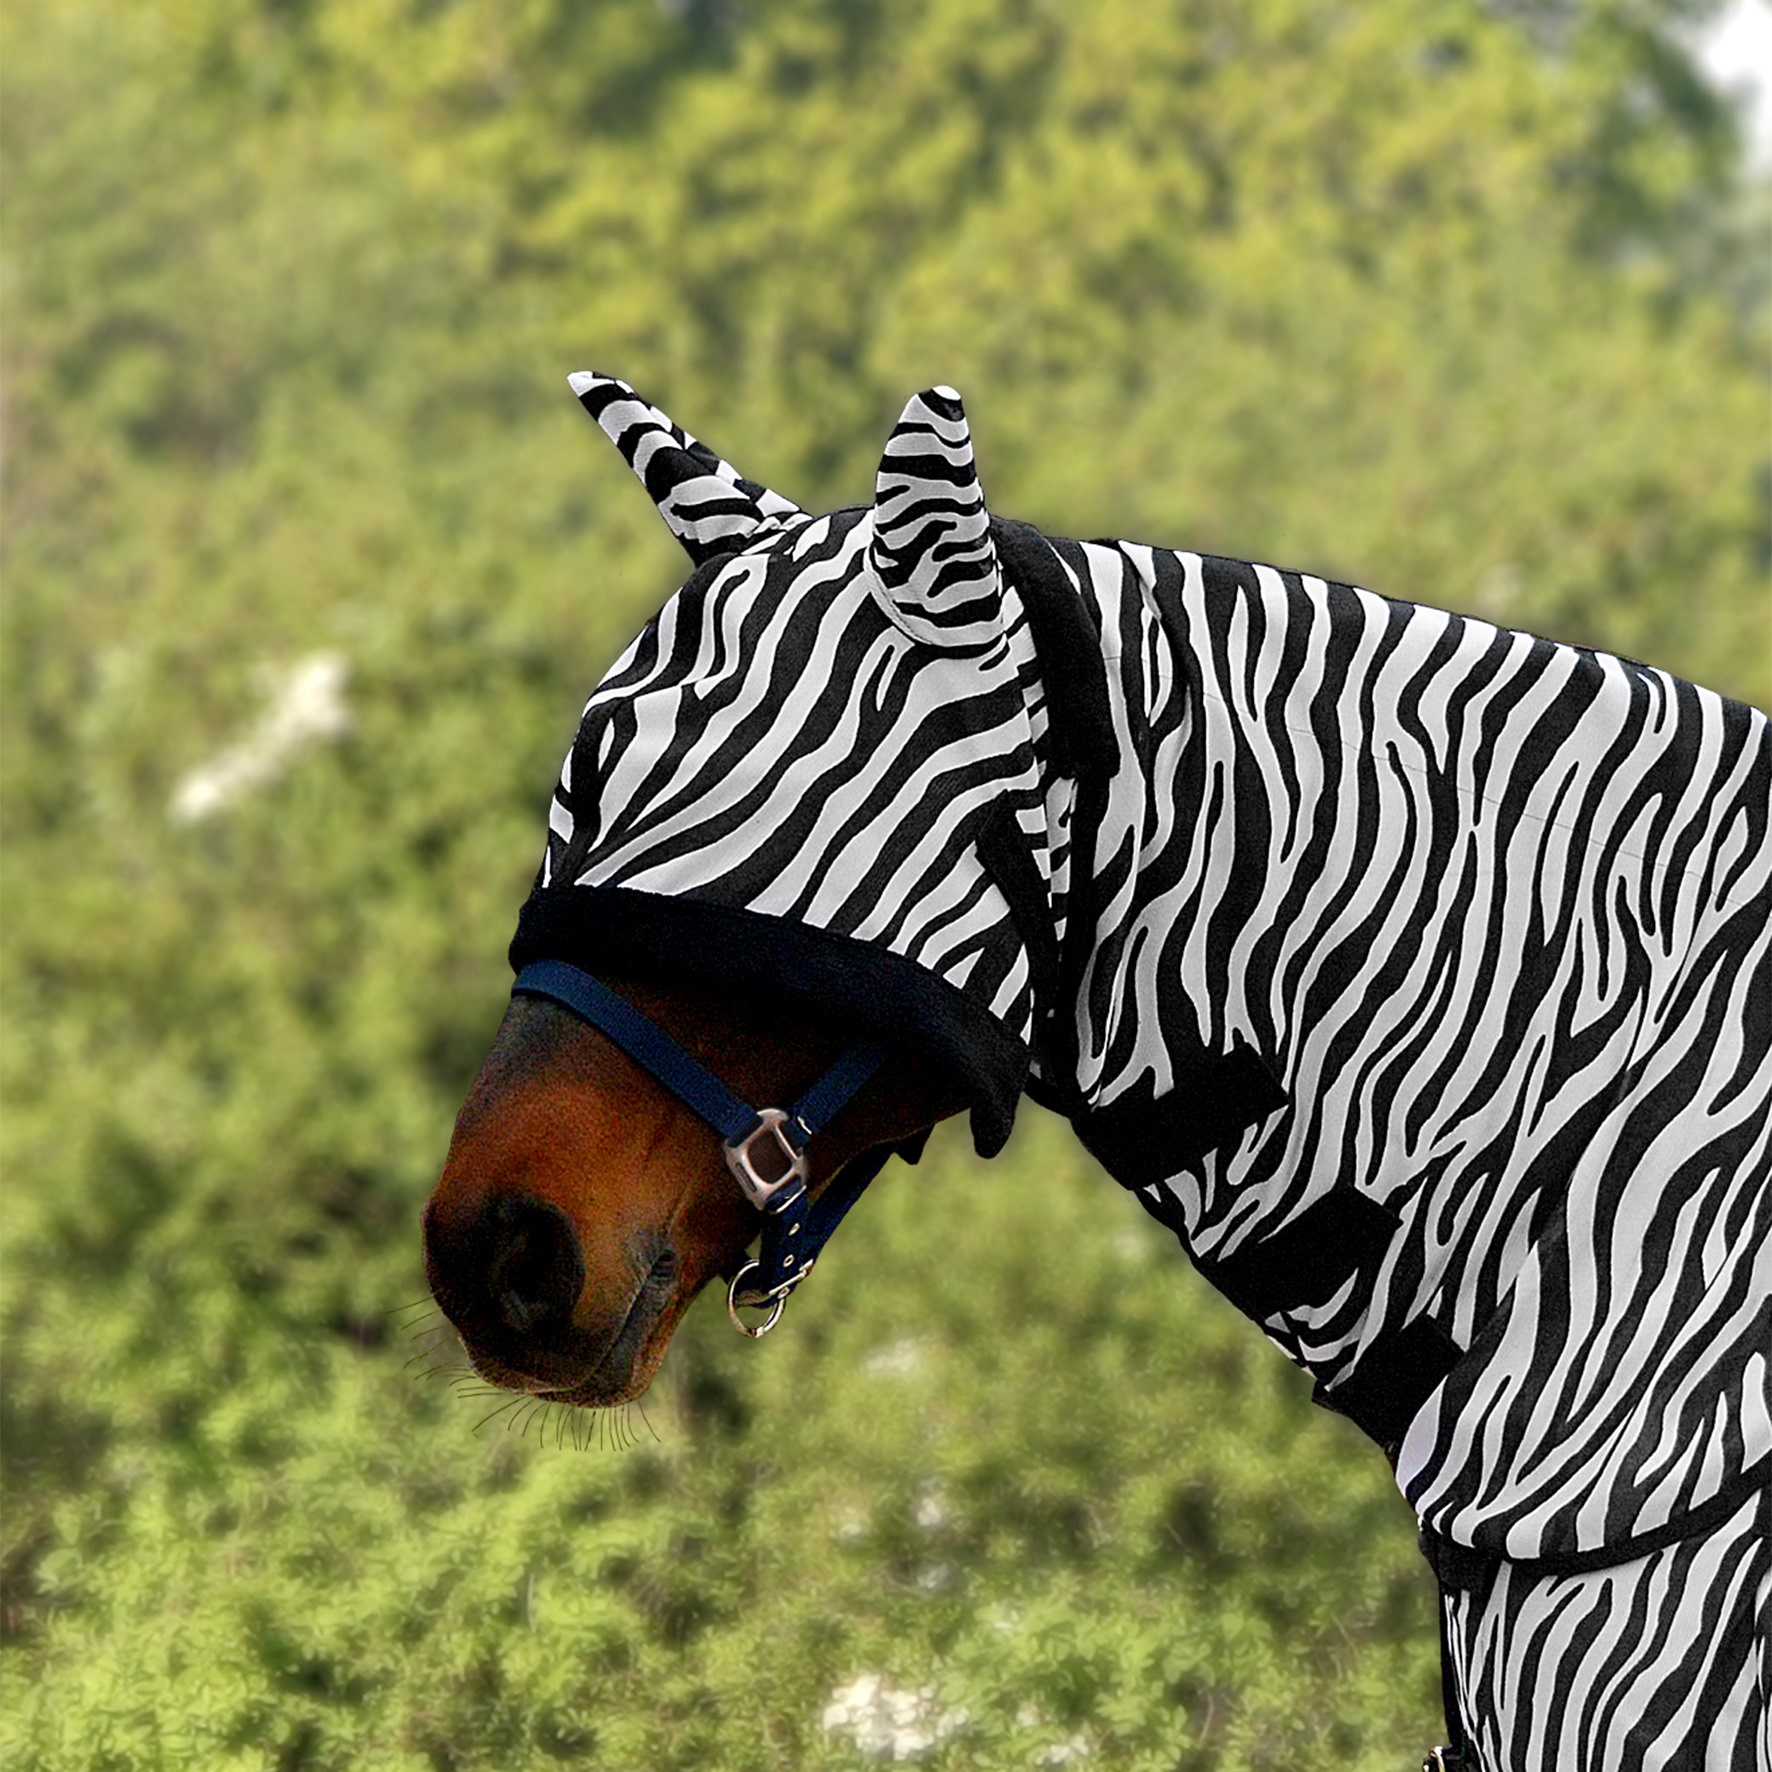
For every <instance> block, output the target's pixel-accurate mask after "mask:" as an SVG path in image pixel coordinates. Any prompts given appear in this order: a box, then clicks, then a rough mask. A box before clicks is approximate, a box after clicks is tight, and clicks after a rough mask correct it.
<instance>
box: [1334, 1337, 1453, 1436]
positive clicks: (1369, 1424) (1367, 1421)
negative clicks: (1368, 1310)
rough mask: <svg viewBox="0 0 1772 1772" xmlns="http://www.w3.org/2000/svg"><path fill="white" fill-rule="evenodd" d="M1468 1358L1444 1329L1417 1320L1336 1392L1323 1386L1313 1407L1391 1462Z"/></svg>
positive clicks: (1364, 1360)
mask: <svg viewBox="0 0 1772 1772" xmlns="http://www.w3.org/2000/svg"><path fill="white" fill-rule="evenodd" d="M1463 1358H1464V1349H1463V1348H1461V1347H1460V1346H1459V1345H1458V1343H1457V1342H1455V1341H1454V1340H1453V1339H1452V1337H1451V1336H1450V1335H1448V1334H1447V1333H1446V1331H1445V1330H1444V1329H1442V1328H1441V1327H1440V1326H1439V1324H1438V1323H1436V1322H1434V1321H1433V1320H1432V1319H1431V1318H1429V1317H1417V1318H1416V1319H1415V1321H1414V1322H1413V1323H1405V1324H1404V1325H1403V1327H1402V1328H1401V1329H1399V1330H1397V1332H1396V1333H1395V1334H1394V1335H1387V1336H1385V1337H1383V1338H1382V1339H1381V1340H1379V1341H1375V1342H1374V1343H1373V1344H1372V1346H1371V1347H1369V1348H1368V1349H1367V1350H1366V1351H1365V1353H1363V1354H1362V1355H1361V1356H1360V1363H1359V1364H1358V1365H1357V1366H1355V1367H1354V1369H1353V1371H1352V1372H1350V1373H1349V1374H1348V1375H1347V1376H1346V1377H1345V1378H1343V1379H1341V1380H1339V1381H1338V1382H1337V1383H1336V1384H1335V1385H1334V1386H1333V1387H1331V1386H1330V1385H1328V1384H1325V1383H1323V1382H1321V1381H1319V1382H1318V1384H1317V1386H1316V1388H1315V1389H1314V1390H1313V1391H1312V1392H1311V1401H1312V1402H1313V1403H1317V1404H1320V1405H1321V1406H1322V1407H1323V1408H1325V1409H1333V1410H1334V1411H1335V1413H1336V1414H1337V1415H1345V1416H1346V1417H1347V1418H1348V1420H1349V1421H1351V1422H1352V1423H1353V1424H1354V1426H1355V1427H1357V1428H1358V1429H1359V1430H1360V1431H1361V1432H1362V1433H1363V1434H1365V1435H1366V1436H1367V1437H1368V1438H1369V1439H1372V1440H1375V1441H1377V1443H1378V1444H1379V1445H1380V1446H1382V1447H1383V1448H1384V1450H1385V1454H1386V1456H1387V1457H1389V1456H1391V1454H1392V1449H1393V1448H1394V1447H1395V1446H1396V1445H1397V1443H1398V1442H1399V1441H1400V1440H1401V1439H1402V1437H1403V1435H1404V1434H1405V1433H1406V1432H1407V1431H1408V1427H1409V1423H1410V1422H1411V1421H1413V1420H1414V1419H1415V1414H1416V1411H1417V1410H1418V1409H1420V1407H1421V1406H1422V1404H1423V1403H1425V1402H1426V1401H1427V1400H1428V1398H1429V1397H1430V1396H1432V1395H1433V1393H1434V1391H1435V1390H1437V1389H1438V1388H1439V1385H1440V1381H1441V1380H1442V1379H1443V1378H1444V1377H1445V1376H1446V1374H1447V1373H1448V1372H1450V1371H1451V1370H1452V1368H1453V1367H1454V1366H1456V1365H1457V1364H1458V1362H1459V1361H1460V1360H1461V1359H1463Z"/></svg>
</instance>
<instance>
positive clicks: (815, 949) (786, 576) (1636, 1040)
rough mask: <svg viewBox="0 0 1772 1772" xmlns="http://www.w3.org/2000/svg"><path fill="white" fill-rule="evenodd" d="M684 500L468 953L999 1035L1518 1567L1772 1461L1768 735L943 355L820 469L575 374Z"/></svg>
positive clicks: (994, 1112) (1368, 1425)
mask: <svg viewBox="0 0 1772 1772" xmlns="http://www.w3.org/2000/svg"><path fill="white" fill-rule="evenodd" d="M573 387H574V391H575V392H576V393H577V394H578V397H579V399H580V400H581V402H582V403H583V405H584V407H585V409H586V410H587V412H589V413H590V415H591V416H592V417H593V418H594V419H595V420H596V421H597V422H598V424H599V425H600V426H601V427H602V429H603V430H604V431H605V432H606V433H607V434H608V435H609V437H610V438H611V439H612V440H613V441H614V442H615V444H616V446H617V448H618V449H619V450H620V451H621V453H622V455H623V457H624V458H625V459H626V460H627V461H628V463H629V465H630V466H631V467H632V468H633V469H634V471H635V473H636V474H638V475H639V477H640V479H641V480H642V482H643V483H644V485H645V486H646V489H647V491H648V492H649V493H650V494H651V496H652V498H653V499H654V501H655V502H656V504H657V505H658V508H659V510H660V513H661V514H662V515H663V517H664V518H665V521H666V522H667V523H668V524H669V526H670V527H671V529H672V531H673V532H674V533H675V534H676V536H677V537H678V539H679V540H680V541H681V542H682V544H683V546H684V547H685V548H686V549H687V551H688V553H689V555H690V558H691V560H692V561H693V562H694V566H695V570H694V572H693V573H692V575H691V576H690V578H689V580H688V582H687V583H686V584H685V585H684V586H683V587H682V589H681V590H680V591H678V592H677V594H676V595H675V596H674V597H672V598H671V599H670V600H669V601H668V602H667V603H666V604H665V606H664V608H663V609H662V610H661V611H660V612H659V614H658V615H657V617H656V618H655V619H654V620H653V621H652V622H650V623H649V624H648V625H647V627H646V629H645V631H644V632H643V633H642V634H641V635H640V636H639V637H638V638H637V639H636V640H635V641H634V642H633V643H632V645H630V646H629V647H628V649H627V650H626V651H625V652H624V653H623V654H622V656H621V657H620V658H619V659H618V660H617V661H616V662H615V664H614V665H613V666H612V667H611V669H610V670H609V672H608V674H607V675H606V676H605V678H604V679H603V681H602V683H601V684H599V685H598V687H597V689H596V691H595V692H594V693H593V695H592V696H591V698H590V700H589V702H588V703H587V704H586V707H585V710H584V716H583V720H582V722H581V724H580V727H579V730H578V734H577V737H576V739H575V741H574V743H573V746H572V749H571V752H570V754H569V755H568V757H567V759H566V762H565V766H564V768H563V769H562V771H561V777H560V783H559V786H558V788H557V790H556V792H555V794H554V798H553V803H552V806H551V809H550V813H549V834H548V842H547V849H546V854H545V856H544V859H543V863H542V868H541V872H540V874H539V876H538V879H537V884H536V887H535V890H534V892H533V893H532V895H531V897H530V899H529V901H528V903H527V904H526V905H525V906H524V909H523V912H522V915H521V919H520V921H519V925H518V931H517V935H516V939H515V941H514V942H513V944H512V950H511V958H512V962H513V965H514V966H515V967H517V968H518V969H519V970H520V969H521V968H522V967H523V966H525V965H527V964H529V963H530V962H533V961H538V960H543V959H554V960H561V961H565V962H567V963H569V964H572V965H576V966H579V967H582V968H584V969H585V970H587V971H589V972H592V973H596V972H597V971H598V970H599V969H604V970H617V971H623V972H631V973H637V974H650V975H652V976H654V977H659V978H668V977H671V976H681V977H692V978H694V979H696V980H699V981H704V982H705V981H709V980H716V981H723V982H726V983H728V984H731V985H734V986H740V987H742V986H746V985H762V986H766V987H768V988H769V989H770V990H772V991H776V992H781V991H787V992H790V993H797V994H798V995H799V996H801V997H802V998H804V999H805V1000H806V1001H807V1002H809V1003H811V1004H813V1005H816V1007H817V1008H818V1009H819V1010H820V1011H821V1012H823V1013H824V1014H825V1015H826V1016H828V1017H830V1018H832V1019H834V1020H838V1021H840V1022H842V1023H843V1024H844V1025H849V1026H853V1027H854V1028H856V1029H857V1030H858V1031H860V1032H862V1033H864V1034H867V1035H869V1036H872V1037H874V1038H877V1039H879V1040H881V1041H882V1042H884V1043H886V1044H888V1045H893V1044H896V1045H900V1046H903V1047H908V1048H911V1049H914V1050H916V1051H918V1052H920V1053H922V1054H923V1055H924V1056H925V1057H927V1058H929V1059H931V1060H933V1061H934V1062H936V1063H937V1064H939V1065H941V1066H943V1067H945V1068H946V1069H947V1070H948V1071H949V1072H950V1073H951V1074H952V1075H953V1077H954V1078H955V1079H956V1080H957V1081H958V1082H959V1083H960V1084H961V1085H963V1087H964V1089H965V1091H966V1094H967V1098H968V1100H969V1101H970V1103H971V1112H972V1126H973V1135H974V1139H975V1141H976V1143H977V1145H978V1148H979V1150H980V1151H981V1152H982V1153H984V1154H986V1155H989V1154H992V1153H994V1152H995V1151H997V1150H998V1149H999V1148H1000V1147H1001V1146H1002V1144H1003V1141H1004V1140H1005V1138H1006V1137H1007V1136H1008V1133H1009V1129H1010V1124H1011V1121H1012V1118H1013V1114H1014V1110H1015V1104H1016V1101H1017V1099H1018V1098H1019V1096H1020V1095H1021V1094H1022V1093H1023V1092H1024V1091H1025V1092H1026V1093H1029V1094H1031V1095H1033V1096H1034V1097H1035V1099H1037V1100H1039V1101H1041V1102H1043V1103H1045V1104H1046V1105H1049V1106H1051V1107H1054V1108H1055V1109H1057V1110H1058V1111H1060V1112H1062V1113H1065V1114H1066V1115H1068V1116H1069V1118H1070V1119H1071V1121H1072V1124H1073V1126H1074V1127H1075V1128H1076V1130H1077V1132H1078V1134H1079V1136H1080V1137H1081V1138H1082V1140H1083V1142H1084V1143H1085V1145H1087V1147H1088V1148H1089V1149H1090V1150H1091V1151H1092V1152H1094V1153H1095V1155H1096V1156H1097V1157H1098V1158H1100V1160H1101V1161H1102V1163H1103V1164H1104V1166H1105V1167H1106V1168H1107V1169H1108V1170H1109V1171H1110V1173H1112V1174H1113V1175H1114V1176H1115V1178H1116V1179H1117V1180H1118V1181H1119V1182H1121V1183H1122V1185H1124V1186H1126V1187H1128V1188H1130V1189H1132V1190H1133V1191H1134V1192H1135V1193H1136V1194H1137V1196H1138V1198H1139V1200H1140V1201H1141V1203H1142V1204H1143V1205H1144V1206H1145V1207H1146V1209H1147V1210H1148V1211H1150V1212H1151V1213H1152V1214H1153V1215H1154V1216H1156V1217H1157V1218H1159V1219H1160V1220H1161V1221H1162V1222H1163V1223H1164V1224H1166V1225H1168V1226H1169V1227H1170V1228H1171V1229H1173V1230H1174V1231H1175V1233H1176V1234H1177V1235H1178V1236H1179V1238H1180V1239H1181V1241H1182V1243H1183V1244H1184V1246H1185V1247H1186V1248H1187V1250H1188V1252H1189V1254H1190V1255H1191V1256H1192V1257H1193V1259H1194V1261H1195V1262H1196V1264H1197V1265H1198V1266H1199V1267H1200V1269H1201V1270H1202V1271H1203V1272H1204V1274H1205V1275H1206V1277H1207V1278H1208V1279H1209V1280H1210V1281H1212V1283H1213V1284H1214V1285H1216V1286H1217V1287H1218V1288H1219V1289H1220V1290H1221V1291H1223V1292H1224V1293H1225V1294H1226V1295H1227V1296H1228V1297H1229V1298H1230V1299H1231V1300H1232V1301H1233V1302H1234V1303H1235V1304H1237V1306H1238V1307H1239V1308H1240V1309H1242V1310H1243V1311H1244V1312H1245V1313H1246V1314H1248V1315H1249V1316H1250V1317H1251V1318H1252V1319H1253V1320H1254V1321H1255V1322H1256V1323H1258V1324H1259V1325H1260V1326H1261V1328H1262V1329H1263V1331H1264V1332H1265V1333H1266V1334H1267V1335H1268V1337H1269V1338H1270V1339H1271V1340H1273V1341H1274V1342H1275V1343H1276V1344H1277V1345H1279V1346H1280V1347H1281V1348H1282V1349H1283V1350H1284V1351H1285V1352H1286V1353H1287V1354H1288V1355H1289V1356H1290V1357H1291V1358H1292V1359H1294V1360H1296V1361H1297V1362H1298V1363H1300V1364H1301V1365H1303V1366H1305V1367H1306V1368H1307V1369H1308V1370H1310V1371H1311V1372H1312V1373H1313V1374H1314V1375H1315V1377H1316V1379H1317V1393H1316V1394H1317V1396H1318V1399H1319V1400H1320V1401H1322V1402H1324V1403H1325V1404H1326V1405H1327V1406H1329V1407H1331V1408H1334V1409H1337V1410H1339V1411H1340V1412H1342V1413H1344V1414H1346V1415H1348V1416H1350V1417H1351V1418H1352V1419H1353V1420H1355V1421H1356V1422H1357V1423H1358V1424H1359V1425H1360V1426H1361V1427H1362V1428H1364V1429H1365V1430H1366V1431H1367V1432H1368V1433H1369V1434H1370V1435H1371V1436H1372V1437H1373V1438H1374V1439H1375V1440H1376V1441H1377V1442H1378V1443H1379V1444H1380V1445H1382V1446H1383V1447H1384V1448H1385V1449H1386V1452H1387V1454H1388V1455H1389V1456H1390V1458H1391V1460H1392V1462H1393V1464H1394V1466H1395V1468H1396V1474H1397V1481H1398V1484H1399V1486H1400V1487H1401V1488H1402V1490H1403V1492H1404V1494H1405V1495H1406V1496H1407V1497H1408V1499H1409V1500H1410V1502H1411V1504H1412V1505H1413V1506H1414V1508H1415V1510H1416V1512H1417V1514H1418V1516H1419V1517H1420V1519H1421V1520H1422V1522H1423V1524H1424V1526H1425V1527H1427V1528H1428V1529H1429V1530H1430V1531H1431V1532H1433V1533H1435V1534H1438V1535H1440V1536H1441V1537H1442V1538H1443V1540H1444V1541H1445V1542H1446V1543H1447V1544H1449V1545H1452V1546H1455V1547H1456V1546H1464V1547H1467V1548H1471V1549H1475V1550H1478V1551H1483V1552H1487V1553H1490V1554H1493V1555H1502V1556H1507V1557H1509V1558H1512V1559H1515V1560H1521V1561H1539V1562H1542V1563H1544V1564H1545V1565H1546V1566H1547V1567H1559V1568H1578V1567H1582V1566H1585V1565H1586V1564H1588V1563H1592V1562H1608V1561H1613V1560H1616V1559H1617V1558H1619V1557H1621V1556H1624V1555H1634V1554H1637V1553H1639V1552H1641V1551H1643V1550H1646V1549H1649V1548H1652V1547H1653V1546H1655V1545H1658V1544H1663V1543H1667V1542H1671V1541H1672V1540H1674V1539H1676V1538H1679V1537H1681V1536H1683V1535H1684V1534H1686V1533H1688V1532H1690V1531H1693V1530H1696V1529H1697V1528H1698V1527H1699V1526H1700V1525H1702V1524H1703V1523H1704V1522H1705V1521H1707V1520H1709V1519H1712V1518H1721V1517H1723V1516H1724V1515H1725V1514H1727V1513H1728V1512H1729V1511H1730V1510H1731V1509H1733V1508H1735V1507H1737V1506H1738V1505H1739V1503H1740V1500H1741V1498H1742V1496H1743V1495H1744V1494H1745V1493H1746V1492H1747V1490H1749V1489H1750V1488H1752V1487H1753V1486H1754V1485H1755V1484H1757V1483H1761V1482H1764V1481H1765V1480H1766V1476H1767V1473H1768V1471H1769V1470H1772V1395H1769V1394H1768V1355H1769V1353H1772V843H1769V842H1768V834H1769V833H1768V827H1769V825H1772V738H1769V734H1768V722H1767V719H1766V716H1765V715H1764V714H1762V713H1760V712H1758V711H1757V710H1755V709H1752V708H1748V707H1745V706H1742V705H1740V704H1737V703H1732V702H1729V701H1726V700H1725V699H1723V698H1722V697H1720V696H1717V695H1714V694H1711V693H1710V692H1708V691H1706V690H1702V689H1698V688H1696V687H1694V686H1693V685H1690V684H1687V683H1683V682H1680V681H1679V680H1677V679H1675V678H1672V677H1669V676H1667V675H1666V674H1664V673H1662V672H1659V671H1655V670H1652V669H1650V668H1648V667H1646V666H1642V665H1638V664H1634V663H1631V662H1629V661H1626V660H1622V659H1617V658H1612V657H1608V656H1606V655H1604V654H1599V653H1594V652H1589V651H1586V650H1584V649H1581V648H1577V647H1571V646H1561V645H1555V644H1552V643H1550V642H1547V641H1543V640H1539V639H1536V638H1534V637H1532V636H1529V635H1526V634H1519V633H1509V632H1507V631H1505V630H1501V629H1497V628H1495V627H1492V626H1490V625H1489V624H1487V623H1484V622H1480V621H1476V620H1472V619H1469V618H1464V617H1459V616H1454V615H1449V614H1445V613H1442V612H1440V611H1437V610H1433V609H1428V608H1424V607H1418V606H1415V605H1411V604H1406V603H1401V602H1396V601H1392V600H1390V599H1386V598H1382V597H1377V596H1374V595H1372V594H1370V593H1368V592H1365V591H1361V590H1358V589H1355V588H1353V587H1351V586H1348V585H1342V584H1335V583H1331V582H1327V581H1325V580H1323V579H1320V578H1315V577H1312V576H1309V575H1306V574H1299V573H1294V572H1283V571H1277V570H1274V569H1272V568H1269V567H1265V566H1258V565H1252V564H1249V563H1247V562H1243V561H1235V560H1223V559H1215V558H1211V557H1205V556H1200V555H1195V554H1189V553H1185V552H1175V551H1171V550H1168V549H1162V548H1154V547H1148V546H1143V545H1139V544H1134V543H1130V542H1123V541H1104V542H1090V543H1078V542H1071V541H1065V540H1061V539H1057V538H1047V537H1044V536H1041V535H1039V534H1038V533H1037V532H1035V531H1033V530H1030V529H1028V528H1026V527H1025V526H1022V525H1019V524H1012V523H1006V522H1003V521H1001V520H999V519H993V518H992V517H991V516H990V515H989V513H988V512H987V510H986V507H985V501H984V496H983V493H982V491H981V489H980V485H979V481H978V476H977V473H976V469H975V466H974V461H973V453H972V445H971V439H970V435H969V432H968V429H967V424H966V419H965V414H964V412H963V410H962V408H961V405H960V402H959V399H958V397H957V396H956V395H954V394H953V392H952V391H951V390H949V389H940V388H938V389H933V390H930V391H928V392H926V393H923V394H920V395H918V396H917V397H916V398H914V399H913V400H912V401H911V402H910V403H909V405H908V406H907V407H906V408H905V411H904V415H903V417H902V418H901V419H900V421H899V423H898V425H897V427H896V428H895V429H894V431H893V432H892V435H891V438H890V439H889V441H888V443H887V445H886V448H885V452H884V454H883V456H882V459H881V462H880V468H879V474H878V478H877V482H876V488H875V496H874V501H873V503H872V504H871V505H869V506H865V507H862V508H859V509H851V510H843V511H836V512H832V513H830V514H828V515H824V516H813V515H810V514H808V513H806V512H803V511H801V510H800V509H799V508H798V507H797V506H795V505H794V504H792V503H791V502H790V501H789V500H787V499H785V498H783V497H781V496H780V495H779V494H777V493H774V492H771V491H769V490H768V489H767V488H765V487H763V486H761V485H758V484H757V483H755V482H754V481H750V480H746V479H744V478H743V477H742V476H740V475H739V474H738V473H737V472H736V471H735V470H734V469H733V468H731V467H729V466H728V465H727V464H726V463H725V462H724V461H722V460H721V459H720V458H719V457H718V456H717V455H715V454H714V452H713V451H712V450H710V449H708V448H707V447H706V446H705V445H704V444H701V443H698V442H697V441H696V440H695V439H694V438H692V437H691V436H689V435H688V434H687V433H686V432H685V431H683V430H682V429H681V428H680V427H678V426H677V425H675V424H674V423H672V421H671V420H670V419H669V418H667V417H666V416H665V415H664V414H663V413H661V412H660V411H658V410H657V409H656V408H655V407H653V406H651V405H649V404H648V403H647V402H646V401H644V400H643V399H641V398H640V397H639V396H638V395H637V394H636V393H635V392H634V390H633V389H632V388H630V387H629V386H627V384H626V383H624V382H621V381H618V380H616V379H614V378H613V377H609V376H602V375H581V376H575V377H574V378H573Z"/></svg>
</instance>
